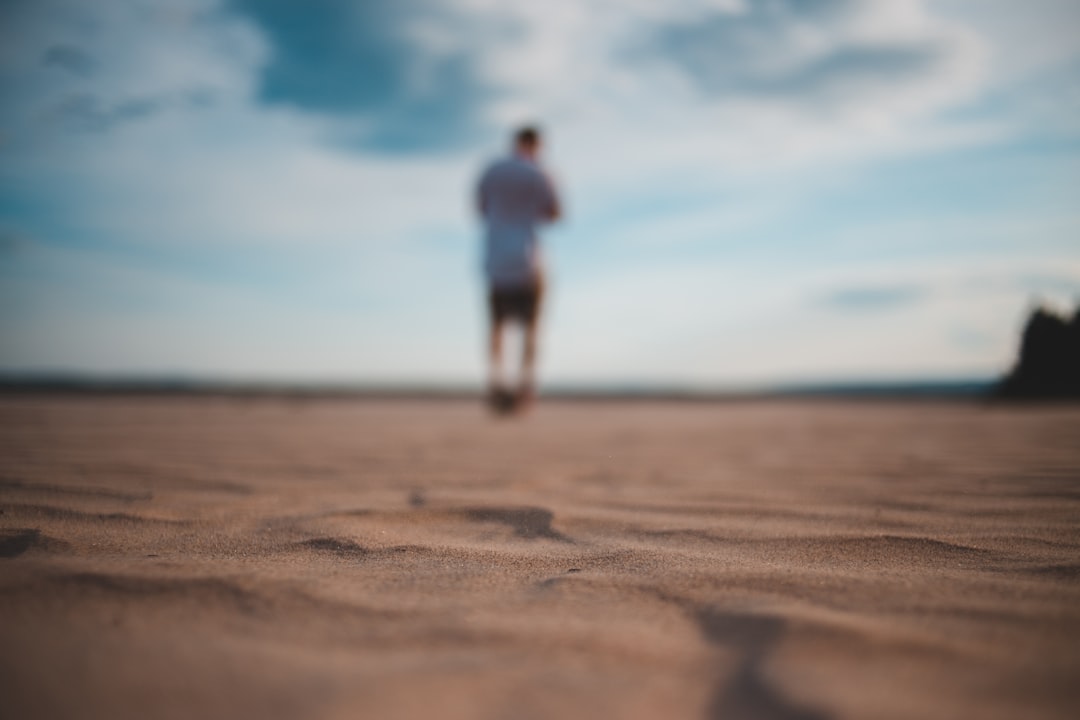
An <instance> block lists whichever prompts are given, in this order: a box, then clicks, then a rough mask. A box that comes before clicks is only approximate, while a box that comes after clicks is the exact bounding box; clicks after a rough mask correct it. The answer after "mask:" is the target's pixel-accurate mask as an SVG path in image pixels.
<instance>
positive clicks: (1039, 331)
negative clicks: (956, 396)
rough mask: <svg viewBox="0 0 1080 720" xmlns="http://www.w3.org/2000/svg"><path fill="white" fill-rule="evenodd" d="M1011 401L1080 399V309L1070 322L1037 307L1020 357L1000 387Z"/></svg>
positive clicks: (1025, 329)
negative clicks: (1020, 399)
mask: <svg viewBox="0 0 1080 720" xmlns="http://www.w3.org/2000/svg"><path fill="white" fill-rule="evenodd" d="M998 395H1000V396H1002V397H1008V398H1024V399H1027V398H1030V399H1053V398H1080V306H1078V307H1077V308H1076V310H1075V311H1074V312H1073V315H1072V318H1071V319H1067V318H1064V317H1061V316H1060V315H1056V314H1054V313H1052V312H1050V311H1048V310H1046V309H1045V308H1042V307H1040V308H1037V309H1036V310H1035V311H1034V312H1033V313H1032V314H1031V317H1029V318H1028V321H1027V325H1025V326H1024V334H1023V337H1022V338H1021V341H1020V356H1019V358H1018V359H1017V362H1016V365H1015V366H1014V367H1013V369H1012V372H1010V373H1009V374H1008V375H1007V376H1006V377H1005V379H1004V380H1002V381H1001V384H1000V385H999V386H998Z"/></svg>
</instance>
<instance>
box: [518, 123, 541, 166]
mask: <svg viewBox="0 0 1080 720" xmlns="http://www.w3.org/2000/svg"><path fill="white" fill-rule="evenodd" d="M514 152H516V153H517V154H518V155H524V156H525V157H527V158H531V159H535V158H536V156H537V155H538V154H539V153H540V131H539V130H538V129H536V128H535V127H533V126H531V125H529V126H526V127H523V128H521V129H520V130H518V131H517V132H516V133H514Z"/></svg>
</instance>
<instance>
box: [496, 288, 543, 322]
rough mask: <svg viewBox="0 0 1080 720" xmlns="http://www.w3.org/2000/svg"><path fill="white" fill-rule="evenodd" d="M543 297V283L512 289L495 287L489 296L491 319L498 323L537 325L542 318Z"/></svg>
mask: <svg viewBox="0 0 1080 720" xmlns="http://www.w3.org/2000/svg"><path fill="white" fill-rule="evenodd" d="M543 297H544V286H543V284H542V283H536V284H534V285H524V286H521V287H512V288H501V287H493V288H491V294H490V296H489V302H490V305H491V319H492V321H493V322H496V323H500V322H503V321H504V320H519V321H521V322H523V323H528V324H532V323H535V322H536V319H537V318H538V317H540V301H541V300H542V299H543Z"/></svg>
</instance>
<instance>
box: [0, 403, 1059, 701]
mask: <svg viewBox="0 0 1080 720" xmlns="http://www.w3.org/2000/svg"><path fill="white" fill-rule="evenodd" d="M1078 440H1080V408H1078V407H1076V406H1073V407H1071V408H1069V407H1056V408H1055V407H1042V408H1039V407H1027V408H1024V407H1019V408H1018V407H1000V406H986V405H981V404H977V403H960V402H956V403H930V402H908V403H903V402H892V403H889V402H839V401H802V402H796V401H783V402H781V401H758V402H727V403H701V404H695V403H666V404H665V403H659V402H652V403H649V402H641V403H629V402H622V403H618V402H609V403H601V402H592V403H585V402H579V403H573V402H562V403H554V402H549V403H547V404H541V405H540V406H538V407H537V408H536V410H535V412H534V413H533V414H532V415H531V416H529V417H527V418H525V419H523V420H522V421H520V422H502V421H498V420H495V419H493V418H491V417H489V416H488V415H487V414H485V412H484V411H483V410H482V408H481V407H480V406H479V405H478V404H476V403H471V402H464V401H393V402H392V401H373V400H357V399H352V400H342V399H322V400H298V399H281V398H278V399H274V398H246V399H245V398H227V397H183V396H180V397H159V398H150V397H142V398H140V397H122V396H114V397H68V398H65V397H58V396H57V397H47V396H22V397H20V396H7V397H5V398H2V399H0V513H2V514H0V698H2V700H0V703H2V706H3V715H4V717H9V718H76V717H77V718H110V719H114V718H172V717H175V718H191V717H202V718H236V717H258V718H409V717H417V718H525V719H529V718H590V719H596V718H609V717H611V718H766V719H776V720H789V719H790V720H796V719H810V718H981V719H985V718H1017V717H1023V718H1075V717H1077V716H1078V714H1080V442H1078Z"/></svg>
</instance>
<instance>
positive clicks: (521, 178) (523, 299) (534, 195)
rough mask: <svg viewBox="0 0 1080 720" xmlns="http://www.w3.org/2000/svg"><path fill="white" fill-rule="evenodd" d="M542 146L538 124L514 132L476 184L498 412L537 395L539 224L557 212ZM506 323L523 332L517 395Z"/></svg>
mask: <svg viewBox="0 0 1080 720" xmlns="http://www.w3.org/2000/svg"><path fill="white" fill-rule="evenodd" d="M540 149H541V139H540V132H539V131H538V130H537V129H536V128H533V127H525V128H522V129H520V130H518V131H517V133H516V134H515V135H514V140H513V150H512V152H511V154H510V156H509V157H506V158H503V159H501V160H497V161H495V162H494V163H492V164H491V165H490V166H489V167H488V168H487V170H486V171H485V172H484V174H483V175H482V176H481V178H480V183H479V186H478V188H477V201H478V207H479V210H480V215H481V217H482V218H483V220H484V226H485V237H484V243H485V244H484V271H485V274H486V276H487V281H488V287H489V292H490V294H489V298H488V300H489V304H490V314H491V325H490V335H489V342H488V351H489V354H490V358H489V361H490V366H489V370H490V374H489V392H490V399H491V403H492V405H493V407H495V409H497V410H500V411H510V410H512V409H514V408H515V407H520V406H526V405H528V404H529V403H530V402H531V401H532V399H533V397H534V395H535V388H536V383H535V366H536V335H537V325H538V323H539V318H540V305H541V302H542V300H543V295H544V272H543V259H542V256H541V252H540V240H539V237H538V235H537V228H538V226H540V225H541V224H544V223H548V222H553V221H554V220H557V219H558V218H559V214H560V208H559V199H558V196H557V194H556V192H555V186H554V185H553V183H552V182H551V179H550V178H549V177H548V176H547V174H546V173H545V172H544V171H543V169H542V168H541V167H540V164H539V160H538V158H539V154H540ZM508 321H517V322H519V323H520V324H521V325H522V332H523V347H522V355H521V376H520V380H519V384H518V388H517V392H516V394H515V393H514V392H512V391H510V390H509V389H508V388H507V385H506V384H505V381H504V378H503V370H502V356H503V352H502V351H503V342H502V336H503V329H504V327H505V325H506V323H507V322H508Z"/></svg>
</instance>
